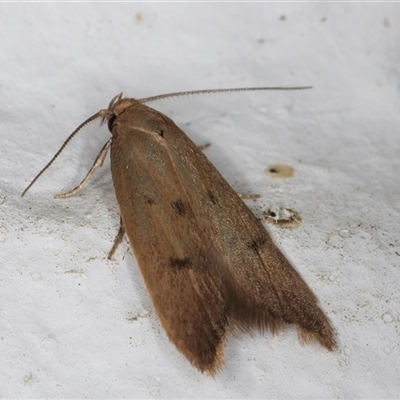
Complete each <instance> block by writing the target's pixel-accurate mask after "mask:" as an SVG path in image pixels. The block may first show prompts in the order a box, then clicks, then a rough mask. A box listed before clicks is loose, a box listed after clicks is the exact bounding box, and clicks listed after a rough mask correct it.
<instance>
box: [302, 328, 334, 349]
mask: <svg viewBox="0 0 400 400" xmlns="http://www.w3.org/2000/svg"><path fill="white" fill-rule="evenodd" d="M328 328H329V329H326V331H325V332H323V333H320V332H317V331H309V330H306V329H302V328H301V327H299V329H298V335H299V341H300V343H301V344H302V345H303V346H304V345H307V344H309V343H310V342H312V341H314V340H317V341H318V342H319V343H320V345H321V346H322V347H325V348H326V349H327V350H329V351H334V350H335V349H336V347H337V342H336V339H335V336H334V333H333V330H332V328H331V327H330V326H329V327H328Z"/></svg>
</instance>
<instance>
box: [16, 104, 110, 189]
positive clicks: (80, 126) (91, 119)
mask: <svg viewBox="0 0 400 400" xmlns="http://www.w3.org/2000/svg"><path fill="white" fill-rule="evenodd" d="M104 111H106V110H101V111H99V112H97V113H96V114H94V115H92V116H91V117H90V118H88V119H87V120H86V121H85V122H83V123H82V124H80V125H79V126H78V127H77V128H76V129H75V130H74V131H73V132H72V133H71V134H70V135H69V136H68V138H67V140H66V141H65V142H64V143H63V145H62V146H61V147H60V150H58V151H57V153H56V154H55V155H54V157H53V158H52V159H51V160H50V161H49V162H48V163H47V165H46V166H45V167H44V168H43V169H42V170H41V171H40V172H39V173H38V174H37V175H36V176H35V178H34V179H33V181H32V182H31V183H30V184H29V185H28V187H27V188H26V189H25V190H24V191H23V192H22V194H21V197H23V196H24V195H25V193H26V192H27V191H28V190H29V189H30V188H31V186H32V185H33V184H34V183H35V182H36V181H37V180H38V179H39V177H40V176H41V175H42V174H43V172H44V171H46V169H47V168H49V167H50V165H51V164H53V162H54V160H55V159H56V158H57V157H58V156H59V155H60V153H61V152H62V151H63V150H64V149H65V147H66V146H67V144H68V143H69V142H70V141H71V139H72V138H73V137H74V136H75V135H76V134H77V133H78V132H79V131H80V130H81V129H82V128H83V127H84V126H86V125H87V124H90V123H91V122H93V121H94V120H96V119H97V118H103V116H104ZM107 111H108V110H107Z"/></svg>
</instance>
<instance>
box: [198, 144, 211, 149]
mask: <svg viewBox="0 0 400 400" xmlns="http://www.w3.org/2000/svg"><path fill="white" fill-rule="evenodd" d="M210 146H211V144H210V143H206V144H203V146H197V148H198V149H199V150H200V151H203V150H205V149H207V148H208V147H210Z"/></svg>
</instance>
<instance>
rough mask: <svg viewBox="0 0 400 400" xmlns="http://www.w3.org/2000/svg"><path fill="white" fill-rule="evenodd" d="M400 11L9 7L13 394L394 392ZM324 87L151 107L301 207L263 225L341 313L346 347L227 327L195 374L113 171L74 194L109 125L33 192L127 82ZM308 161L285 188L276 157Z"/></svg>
mask: <svg viewBox="0 0 400 400" xmlns="http://www.w3.org/2000/svg"><path fill="white" fill-rule="evenodd" d="M399 20H400V7H399V5H398V4H379V3H373V4H360V3H354V4H333V3H297V4H296V3H284V4H275V3H272V4H260V3H249V4H234V3H232V4H216V3H215V4H188V3H186V4H183V3H174V4H162V3H153V4H152V3H136V4H135V3H132V4H129V3H128V4H127V3H114V4H111V3H109V4H103V3H95V4H90V3H86V4H77V3H72V4H68V3H63V4H56V3H38V4H27V3H24V4H12V3H6V4H4V3H3V4H0V37H1V44H0V49H1V51H0V65H1V69H0V71H1V72H0V77H1V78H0V93H1V100H0V101H1V105H0V126H1V134H0V163H1V164H0V168H1V181H0V191H1V192H0V212H1V220H0V243H1V252H0V287H1V292H0V355H1V371H2V372H1V374H0V397H2V398H5V397H6V398H12V397H14V398H15V397H57V398H83V397H86V398H95V397H97V398H117V397H118V398H128V397H131V398H138V397H142V398H144V397H175V398H179V397H181V398H191V397H193V398H196V397H198V398H200V397H216V398H226V397H229V398H254V397H262V398H272V397H273V398H283V397H285V398H287V397H299V398H315V397H319V398H328V397H329V398H333V397H336V398H337V397H341V398H350V397H352V398H361V397H362V398H366V397H371V398H389V397H391V398H393V397H398V396H399V393H400V383H399V382H400V381H399V376H400V370H399V369H400V368H399V366H400V349H399V327H400V311H399V310H400V300H399V297H400V296H399V289H398V288H399V279H400V238H399V223H400V215H399V214H400V200H399V199H400V189H399V178H398V175H399V171H400V169H399V168H400V158H399V150H400V135H399V127H400V112H399V110H400V96H399V91H400V53H399V48H400V29H399V25H398V21H399ZM308 84H311V85H313V86H314V89H313V90H311V91H303V92H265V93H253V94H250V93H244V94H234V95H211V96H200V97H190V98H184V99H176V100H170V101H165V102H161V103H157V104H154V106H155V107H156V108H158V109H160V110H162V111H163V112H165V113H167V114H168V115H169V116H171V117H172V118H173V119H174V120H175V122H176V123H177V124H179V125H180V126H181V127H182V128H183V129H184V130H185V131H186V133H187V134H188V135H189V136H190V137H191V138H193V139H194V140H195V141H196V143H199V144H203V143H205V142H211V143H212V147H211V148H210V149H208V150H207V153H206V154H207V155H208V156H209V157H210V159H211V160H212V161H213V162H214V163H215V165H216V166H217V167H218V168H219V169H220V171H221V172H222V173H223V174H224V175H225V176H226V177H227V179H228V181H229V182H230V183H231V184H232V185H233V187H234V188H235V189H236V190H237V191H240V192H252V193H254V192H256V193H260V194H261V195H262V199H261V200H260V201H257V202H250V203H249V205H250V206H251V207H252V209H253V210H254V211H255V212H256V214H258V215H261V212H262V211H263V210H264V209H266V208H268V207H269V206H270V205H273V204H284V205H287V206H288V207H291V208H294V209H295V210H297V211H299V212H300V214H301V216H302V218H303V223H302V225H301V226H300V227H299V228H298V229H295V230H292V231H290V230H284V229H281V228H278V227H273V228H272V229H270V231H271V233H272V235H273V237H274V239H275V240H276V242H277V243H278V244H279V245H280V247H281V248H282V249H283V251H284V252H285V254H286V255H287V256H288V257H289V259H290V260H292V262H293V264H294V266H295V267H296V268H297V270H298V271H299V272H300V273H301V274H302V276H303V277H304V279H305V280H306V281H307V282H308V284H309V285H310V286H311V288H312V289H313V290H314V291H315V293H316V294H317V295H318V297H319V299H320V302H321V305H322V307H323V309H324V310H325V311H326V313H327V314H328V315H329V317H330V318H331V320H332V323H333V325H334V326H335V329H336V330H337V337H338V341H339V347H338V350H337V351H336V352H335V353H331V354H330V353H328V352H327V351H325V350H323V349H321V348H320V347H319V346H318V345H311V346H308V347H302V346H300V344H299V343H298V341H297V337H296V334H295V332H294V330H293V329H288V330H287V331H285V332H284V333H282V334H280V335H279V336H276V337H271V335H270V334H268V333H267V334H264V335H261V334H255V335H254V336H253V337H251V336H248V335H238V336H237V337H231V338H230V340H229V343H228V346H227V348H226V361H227V363H226V364H227V365H226V368H225V370H224V371H223V372H221V373H220V374H218V375H217V376H216V378H215V379H211V378H209V377H207V376H204V375H201V374H200V373H199V372H197V371H196V370H195V369H193V368H192V367H191V366H190V364H189V363H188V362H187V361H186V359H185V358H184V357H183V356H181V355H180V354H179V353H178V352H177V351H176V350H175V347H174V346H173V345H172V344H171V343H169V341H168V339H167V338H166V335H165V333H164V331H163V330H162V328H161V327H160V324H159V322H158V320H157V317H156V315H155V313H154V311H153V309H152V305H151V301H150V299H149V297H148V294H147V292H146V290H145V288H144V284H143V283H142V278H141V276H140V274H139V272H138V269H137V266H136V261H135V259H134V257H133V256H132V254H131V251H130V250H129V248H128V245H127V244H126V243H124V244H123V245H122V246H121V247H120V248H119V250H118V252H117V253H116V255H115V259H114V261H112V262H110V261H108V260H107V258H106V255H107V252H108V251H109V249H110V247H111V245H112V243H113V240H114V236H115V234H116V231H117V229H118V210H117V204H116V201H115V198H114V194H113V188H112V182H111V175H110V173H109V164H108V163H107V165H105V167H104V168H103V169H102V170H100V171H98V172H97V174H96V176H95V177H94V179H92V181H91V182H90V183H89V185H88V186H87V187H86V188H85V190H83V191H82V192H80V193H79V194H78V195H77V196H75V197H72V198H70V199H67V200H54V199H53V197H52V196H53V194H55V193H58V192H60V191H63V190H66V189H69V188H72V187H73V185H74V184H76V183H77V182H78V181H79V180H80V179H81V178H82V177H83V176H84V175H85V173H86V172H87V169H88V168H89V166H90V165H91V163H92V162H93V159H94V157H95V156H96V154H97V151H98V150H99V149H100V147H101V146H102V144H103V143H104V141H105V140H106V138H107V137H108V133H107V130H106V129H102V130H101V135H99V134H97V132H99V129H97V127H96V126H95V125H93V126H91V127H90V128H89V129H87V131H85V133H83V134H82V135H81V137H80V138H78V139H77V140H76V141H75V142H74V143H73V144H72V145H71V146H70V147H69V148H68V150H67V151H66V153H65V154H64V155H63V156H62V157H60V160H58V161H57V162H56V163H55V165H54V166H53V168H52V169H51V170H50V171H48V172H47V173H46V175H44V176H43V177H42V178H41V179H40V180H39V181H38V182H37V184H36V185H35V186H34V187H33V188H32V189H31V191H30V192H29V193H28V194H27V195H26V197H24V198H21V197H20V194H21V192H22V190H23V189H24V188H25V187H26V185H27V184H28V183H29V181H30V180H31V179H32V178H33V176H34V175H35V174H36V173H37V172H38V171H39V170H40V169H41V168H42V167H43V166H44V165H45V164H46V162H47V161H48V160H49V159H50V157H51V156H52V155H53V154H54V152H55V151H56V150H57V149H58V147H59V146H60V145H61V143H62V142H63V140H64V139H65V138H66V137H67V136H68V134H69V133H70V132H71V131H72V130H73V129H74V128H75V127H76V126H77V125H79V123H81V122H82V121H83V120H84V119H86V118H87V117H88V116H90V115H92V114H93V113H95V112H96V111H97V110H99V109H101V108H105V107H107V105H108V102H109V101H110V99H111V98H112V97H113V96H114V95H115V94H117V93H119V92H121V91H124V93H125V94H126V95H127V96H130V97H146V96H152V95H155V94H161V93H167V92H172V91H181V90H192V89H205V88H225V87H235V86H264V85H270V86H276V85H286V86H292V85H308ZM275 163H285V164H288V165H291V166H293V167H294V168H295V175H294V177H293V178H291V179H287V180H283V181H278V180H273V179H272V178H271V177H270V176H268V175H266V174H265V173H264V168H265V167H267V166H268V165H270V164H275Z"/></svg>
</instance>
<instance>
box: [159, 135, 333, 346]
mask: <svg viewBox="0 0 400 400" xmlns="http://www.w3.org/2000/svg"><path fill="white" fill-rule="evenodd" d="M169 133H170V136H166V140H168V143H169V144H170V146H169V149H170V153H171V158H172V160H173V163H174V165H175V170H176V171H177V173H178V175H179V179H180V180H181V182H182V187H183V188H184V190H185V191H186V194H187V198H188V201H189V202H190V205H191V208H192V210H194V213H195V218H196V220H197V222H198V224H199V226H200V227H201V229H202V230H203V231H204V232H206V236H205V237H206V240H207V243H208V248H213V252H214V253H215V254H216V255H217V259H218V263H217V264H216V265H217V267H218V274H220V275H221V277H222V281H223V284H224V290H225V294H224V296H225V298H226V301H227V307H228V311H229V315H230V316H231V317H232V319H233V324H234V325H235V326H236V327H239V328H241V329H244V330H249V329H251V328H253V327H258V328H260V329H261V330H263V329H266V328H268V329H271V330H272V331H273V332H275V331H277V330H279V329H281V328H282V327H283V325H284V323H289V324H295V325H296V326H297V327H298V332H299V337H300V340H301V341H302V342H308V341H310V340H311V339H317V340H318V341H319V342H320V343H321V344H322V345H323V346H325V347H326V348H327V349H329V350H332V349H333V348H334V346H335V339H334V334H333V330H332V327H331V325H330V322H329V320H328V318H327V317H326V316H325V314H324V312H323V311H322V310H321V309H320V308H319V306H318V300H317V298H316V297H315V295H314V294H313V292H312V291H311V290H310V288H309V287H308V286H307V284H306V283H305V282H304V281H303V279H302V278H301V276H300V275H299V274H298V273H297V272H296V271H295V269H294V268H293V267H292V265H291V264H290V263H289V261H288V260H287V259H286V258H285V256H284V255H283V254H282V252H281V251H280V250H279V249H278V248H277V247H276V245H275V244H274V243H273V241H272V239H271V237H270V235H269V234H268V232H267V231H266V229H265V228H264V226H263V225H262V224H261V222H260V221H259V220H258V219H257V218H256V217H255V216H254V214H253V213H252V212H251V211H250V210H249V209H248V207H247V206H246V205H245V204H244V202H243V201H242V200H241V199H240V198H239V196H238V195H237V194H236V193H235V192H234V190H233V189H232V188H231V187H230V186H229V184H228V183H227V182H226V181H225V179H224V178H223V177H222V176H221V175H220V173H219V172H218V171H217V170H216V168H215V167H214V166H213V165H212V164H211V163H210V161H209V160H208V159H207V158H206V157H205V156H204V154H203V153H202V152H200V151H199V150H198V149H197V148H196V146H195V145H194V143H193V142H192V141H191V140H190V139H189V138H188V137H187V136H186V135H185V134H184V133H183V132H182V131H179V130H177V129H174V130H171V131H169ZM188 154H190V156H188Z"/></svg>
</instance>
